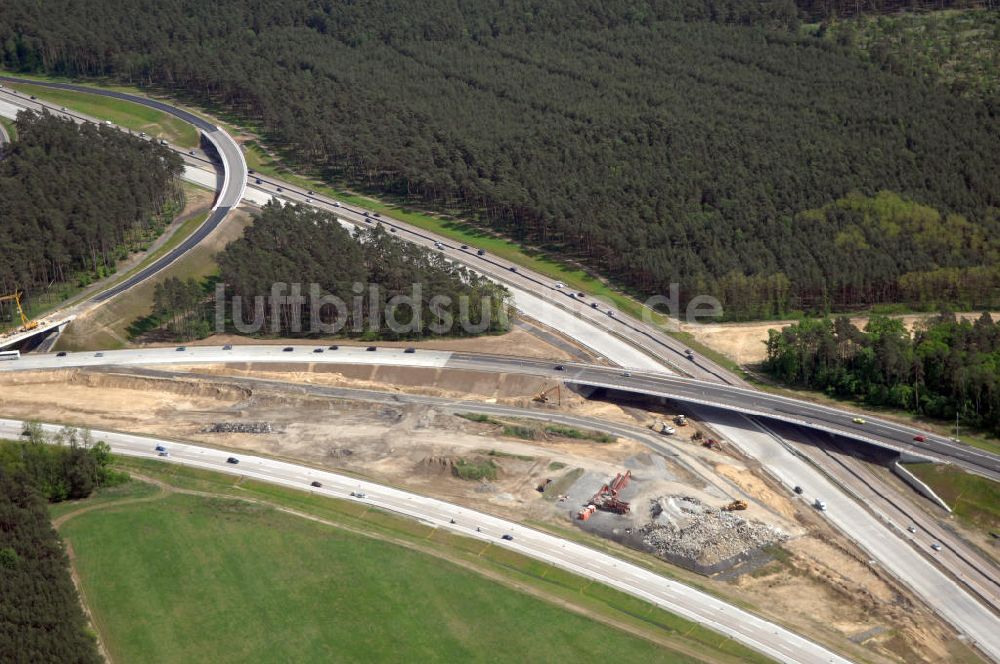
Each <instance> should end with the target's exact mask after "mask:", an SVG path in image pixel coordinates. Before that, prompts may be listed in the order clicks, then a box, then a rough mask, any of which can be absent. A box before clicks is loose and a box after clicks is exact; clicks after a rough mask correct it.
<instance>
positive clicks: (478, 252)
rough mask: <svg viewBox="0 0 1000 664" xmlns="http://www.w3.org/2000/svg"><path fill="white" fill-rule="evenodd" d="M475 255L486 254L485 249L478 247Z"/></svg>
mask: <svg viewBox="0 0 1000 664" xmlns="http://www.w3.org/2000/svg"><path fill="white" fill-rule="evenodd" d="M476 255H477V256H485V255H486V250H485V249H480V250H479V251H477V252H476Z"/></svg>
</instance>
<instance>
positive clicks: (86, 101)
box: [10, 83, 200, 148]
mask: <svg viewBox="0 0 1000 664" xmlns="http://www.w3.org/2000/svg"><path fill="white" fill-rule="evenodd" d="M10 87H11V88H14V89H15V90H17V91H18V92H23V93H25V94H29V95H35V96H36V97H38V98H39V99H43V100H45V101H47V102H51V103H53V104H59V105H60V106H65V107H66V108H68V109H70V110H72V111H76V112H78V113H83V114H84V115H89V116H91V117H94V118H98V119H100V120H110V121H111V122H113V123H115V124H116V125H118V126H120V127H125V128H126V129H131V130H132V131H136V132H138V131H144V132H146V133H147V134H149V135H150V136H153V137H155V138H163V139H166V140H168V141H170V142H171V143H174V144H175V145H178V146H180V147H183V148H196V147H198V144H199V140H200V139H199V135H198V130H197V129H195V128H194V127H193V126H191V125H189V124H188V123H186V122H184V121H183V120H181V119H180V118H175V117H173V116H172V115H168V114H167V113H164V112H162V111H158V110H156V109H154V108H149V107H147V106H141V105H139V104H133V103H132V102H127V101H122V100H120V99H112V98H111V97H102V96H100V95H91V94H86V93H83V92H73V91H70V90H56V89H54V88H46V87H44V86H40V85H30V84H24V83H12V84H11V85H10Z"/></svg>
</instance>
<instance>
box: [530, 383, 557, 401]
mask: <svg viewBox="0 0 1000 664" xmlns="http://www.w3.org/2000/svg"><path fill="white" fill-rule="evenodd" d="M553 392H555V393H556V405H558V406H561V405H562V390H560V389H559V386H558V385H555V386H553V387H550V388H549V389H547V390H543V391H541V392H539V393H538V394H536V395H535V396H534V397H533V399H532V401H537V402H538V403H551V400H550V399H549V395H550V394H552V393H553Z"/></svg>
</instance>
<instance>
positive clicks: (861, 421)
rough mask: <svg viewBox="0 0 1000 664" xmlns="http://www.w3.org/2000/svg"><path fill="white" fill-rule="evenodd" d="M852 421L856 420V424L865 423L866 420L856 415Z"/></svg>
mask: <svg viewBox="0 0 1000 664" xmlns="http://www.w3.org/2000/svg"><path fill="white" fill-rule="evenodd" d="M851 421H852V422H854V423H855V424H864V423H865V421H864V420H863V419H861V418H860V417H855V418H854V419H853V420H851Z"/></svg>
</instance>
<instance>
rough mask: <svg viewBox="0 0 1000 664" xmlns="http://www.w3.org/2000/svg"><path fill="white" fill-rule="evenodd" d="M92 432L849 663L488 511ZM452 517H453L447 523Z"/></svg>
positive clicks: (9, 427)
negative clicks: (432, 530)
mask: <svg viewBox="0 0 1000 664" xmlns="http://www.w3.org/2000/svg"><path fill="white" fill-rule="evenodd" d="M21 428H22V423H21V422H19V421H16V420H0V434H2V435H5V436H7V437H14V438H16V437H17V436H18V435H19V434H20V432H21ZM45 428H46V431H47V432H49V433H55V432H56V431H58V429H59V427H56V426H52V425H45ZM92 433H93V435H94V438H95V439H97V440H103V441H105V442H106V443H108V444H109V445H110V446H111V449H112V450H113V451H114V452H115V453H116V454H121V455H124V456H131V457H139V458H147V459H161V460H163V461H164V462H169V463H176V464H181V465H184V466H189V467H194V468H201V469H207V470H212V471H215V472H219V473H226V474H230V475H237V476H242V477H248V478H253V479H257V480H261V481H264V482H270V483H272V484H277V485H281V486H286V487H290V488H294V489H300V490H303V491H312V492H314V493H317V494H319V495H324V496H329V497H333V498H339V499H341V500H353V501H358V502H362V503H364V504H366V505H371V506H372V507H377V508H381V509H384V510H388V511H390V512H395V513H397V514H401V515H404V516H407V517H410V518H414V519H418V520H420V521H422V522H424V523H426V524H428V525H431V526H433V527H437V528H444V529H448V530H451V531H454V532H456V533H458V534H461V535H463V536H465V537H471V538H475V539H479V540H482V541H484V542H489V543H491V544H493V545H495V546H502V547H507V548H509V549H511V550H513V551H516V552H518V553H521V554H524V555H526V556H530V557H532V558H535V559H537V560H541V561H543V562H545V563H548V564H550V565H553V566H556V567H559V568H561V569H564V570H567V571H569V572H573V573H575V574H578V575H580V576H583V577H585V578H589V579H593V580H594V581H597V582H599V583H603V584H606V585H608V586H611V587H613V588H616V589H618V590H621V591H623V592H626V593H628V594H630V595H633V596H634V597H638V598H640V599H642V600H645V601H648V602H650V603H652V604H655V605H656V606H658V607H660V608H663V609H665V610H667V611H670V612H673V613H676V614H678V615H680V616H683V617H685V618H687V619H689V620H692V621H695V622H697V623H700V624H702V625H706V626H708V627H711V628H712V629H714V630H716V631H718V632H720V633H722V634H725V635H726V636H729V637H731V638H733V639H736V640H737V641H739V642H741V643H743V644H744V645H746V646H748V647H750V648H753V649H754V650H757V651H759V652H761V653H763V654H765V655H768V656H770V657H773V658H774V659H776V660H778V661H781V662H794V663H801V664H813V663H817V664H818V663H821V662H822V663H824V664H829V663H837V664H840V663H844V664H846V663H847V662H848V661H849V660H846V659H844V658H842V657H840V656H839V655H837V654H835V653H833V652H831V651H829V650H827V649H825V648H824V647H822V646H820V645H819V644H816V643H814V642H812V641H809V640H807V639H805V638H803V637H801V636H799V635H797V634H795V633H794V632H790V631H788V630H786V629H785V628H783V627H781V626H780V625H776V624H774V623H771V622H768V621H766V620H764V619H762V618H760V617H759V616H757V615H755V614H753V613H750V612H748V611H745V610H743V609H740V608H737V607H735V606H733V605H731V604H727V603H725V602H723V601H721V600H719V599H716V598H715V597H713V596H711V595H709V594H707V593H704V592H702V591H700V590H697V589H695V588H692V587H690V586H686V585H684V584H682V583H678V582H676V581H671V580H669V579H665V578H664V577H661V576H659V575H657V574H654V573H653V572H650V571H649V570H646V569H644V568H642V567H639V566H637V565H632V564H630V563H627V562H624V561H621V560H618V559H616V558H614V557H612V556H609V555H607V554H605V553H602V552H600V551H597V550H594V549H590V548H588V547H585V546H583V545H581V544H577V543H575V542H572V541H569V540H564V539H561V538H558V537H555V536H554V535H549V534H547V533H543V532H541V531H538V530H534V529H532V528H528V527H526V526H522V525H520V524H517V523H514V522H511V521H506V520H504V519H501V518H499V517H496V516H492V515H490V514H485V513H483V512H478V511H475V510H471V509H468V508H466V507H461V506H458V505H453V504H450V503H446V502H444V501H441V500H437V499H434V498H428V497H426V496H421V495H419V494H414V493H409V492H405V491H401V490H399V489H395V488H392V487H387V486H383V485H379V484H375V483H372V482H368V481H363V480H358V479H357V478H353V477H347V476H344V475H338V474H336V473H331V472H326V471H321V470H316V469H314V468H310V467H308V466H299V465H295V464H291V463H286V462H283V461H276V460H273V459H268V458H264V457H257V456H253V455H248V454H242V453H241V454H234V453H230V452H224V451H221V450H215V449H212V448H209V447H202V446H198V445H192V444H188V443H178V442H175V441H167V440H161V439H156V438H148V437H144V436H136V435H132V434H122V433H115V432H107V431H93V432H92ZM157 445H163V446H165V447H166V448H167V449H168V450H169V452H170V457H169V458H166V459H162V458H161V457H158V456H157V453H156V452H155V450H154V448H155V447H156V446H157ZM230 456H236V457H238V458H239V464H238V465H233V464H230V463H227V462H226V459H227V458H228V457H230ZM313 481H318V482H320V483H321V484H322V487H320V488H312V487H310V483H311V482H313ZM351 492H355V493H362V494H364V497H363V498H356V497H352V496H351V495H350V494H351ZM452 520H454V521H455V523H451V521H452ZM477 529H478V530H477ZM501 535H510V536H511V537H513V539H512V540H510V541H505V540H503V539H501Z"/></svg>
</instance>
